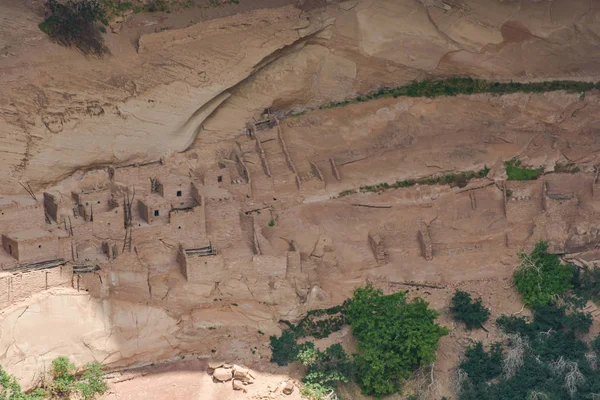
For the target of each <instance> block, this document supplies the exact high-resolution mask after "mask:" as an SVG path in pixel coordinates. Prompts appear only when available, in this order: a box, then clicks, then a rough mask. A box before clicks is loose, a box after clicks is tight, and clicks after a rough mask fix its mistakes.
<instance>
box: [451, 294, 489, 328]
mask: <svg viewBox="0 0 600 400" xmlns="http://www.w3.org/2000/svg"><path fill="white" fill-rule="evenodd" d="M450 311H452V312H453V313H454V319H457V320H460V321H463V322H464V323H465V324H466V326H467V329H468V330H471V329H474V328H479V327H481V325H482V324H483V323H484V322H485V321H487V320H488V318H489V317H490V310H489V309H488V308H486V307H485V306H484V305H483V304H481V299H480V298H479V299H477V300H475V301H472V300H471V295H470V294H469V293H467V292H463V291H462V290H457V291H456V293H454V297H452V306H451V307H450Z"/></svg>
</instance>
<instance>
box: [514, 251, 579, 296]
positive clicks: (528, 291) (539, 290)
mask: <svg viewBox="0 0 600 400" xmlns="http://www.w3.org/2000/svg"><path fill="white" fill-rule="evenodd" d="M519 257H520V259H521V264H520V265H519V267H518V269H517V271H515V273H514V276H513V277H514V281H515V283H516V285H517V289H518V290H519V292H520V293H521V295H522V296H523V301H524V302H525V304H527V305H528V306H534V307H535V306H540V305H547V304H551V303H554V302H555V301H556V299H557V297H558V296H560V295H562V294H563V293H565V292H566V291H567V290H568V289H570V288H571V279H572V278H573V270H572V268H571V267H570V266H568V265H562V264H561V263H560V259H559V258H558V256H557V255H556V254H550V253H548V244H547V243H546V242H544V241H541V242H539V243H537V244H536V245H535V248H534V249H533V251H532V252H531V254H529V255H527V254H525V253H521V254H519Z"/></svg>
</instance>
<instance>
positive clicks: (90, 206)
mask: <svg viewBox="0 0 600 400" xmlns="http://www.w3.org/2000/svg"><path fill="white" fill-rule="evenodd" d="M72 196H73V200H75V202H76V203H77V208H78V210H79V215H81V216H82V217H83V219H85V220H86V221H88V222H89V221H91V220H92V216H93V214H94V213H102V212H106V211H110V210H112V209H113V208H115V207H117V206H118V205H119V202H118V201H117V199H115V198H114V196H113V194H112V192H111V191H110V190H109V189H100V190H90V191H82V192H79V193H77V192H73V193H72Z"/></svg>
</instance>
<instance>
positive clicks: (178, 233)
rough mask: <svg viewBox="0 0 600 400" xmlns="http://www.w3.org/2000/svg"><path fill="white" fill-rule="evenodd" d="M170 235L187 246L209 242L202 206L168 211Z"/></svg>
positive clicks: (197, 245)
mask: <svg viewBox="0 0 600 400" xmlns="http://www.w3.org/2000/svg"><path fill="white" fill-rule="evenodd" d="M169 225H170V226H171V230H172V235H173V237H174V238H177V239H178V240H179V242H181V243H183V244H184V245H185V246H186V248H187V247H192V248H196V247H201V246H204V245H206V243H208V242H209V240H208V237H207V235H206V214H205V213H204V207H202V206H198V207H194V208H187V209H180V210H177V209H173V210H171V212H170V213H169Z"/></svg>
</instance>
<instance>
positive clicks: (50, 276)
mask: <svg viewBox="0 0 600 400" xmlns="http://www.w3.org/2000/svg"><path fill="white" fill-rule="evenodd" d="M72 278H73V268H72V267H71V266H69V265H64V266H60V267H56V268H51V269H46V270H40V271H31V272H24V273H17V274H6V275H4V276H2V277H0V309H4V308H6V307H9V306H11V305H13V304H14V303H16V302H19V301H22V300H25V299H26V298H28V297H30V296H32V295H34V294H36V293H39V292H41V291H43V290H47V289H50V288H53V287H61V286H62V287H71V281H72Z"/></svg>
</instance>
